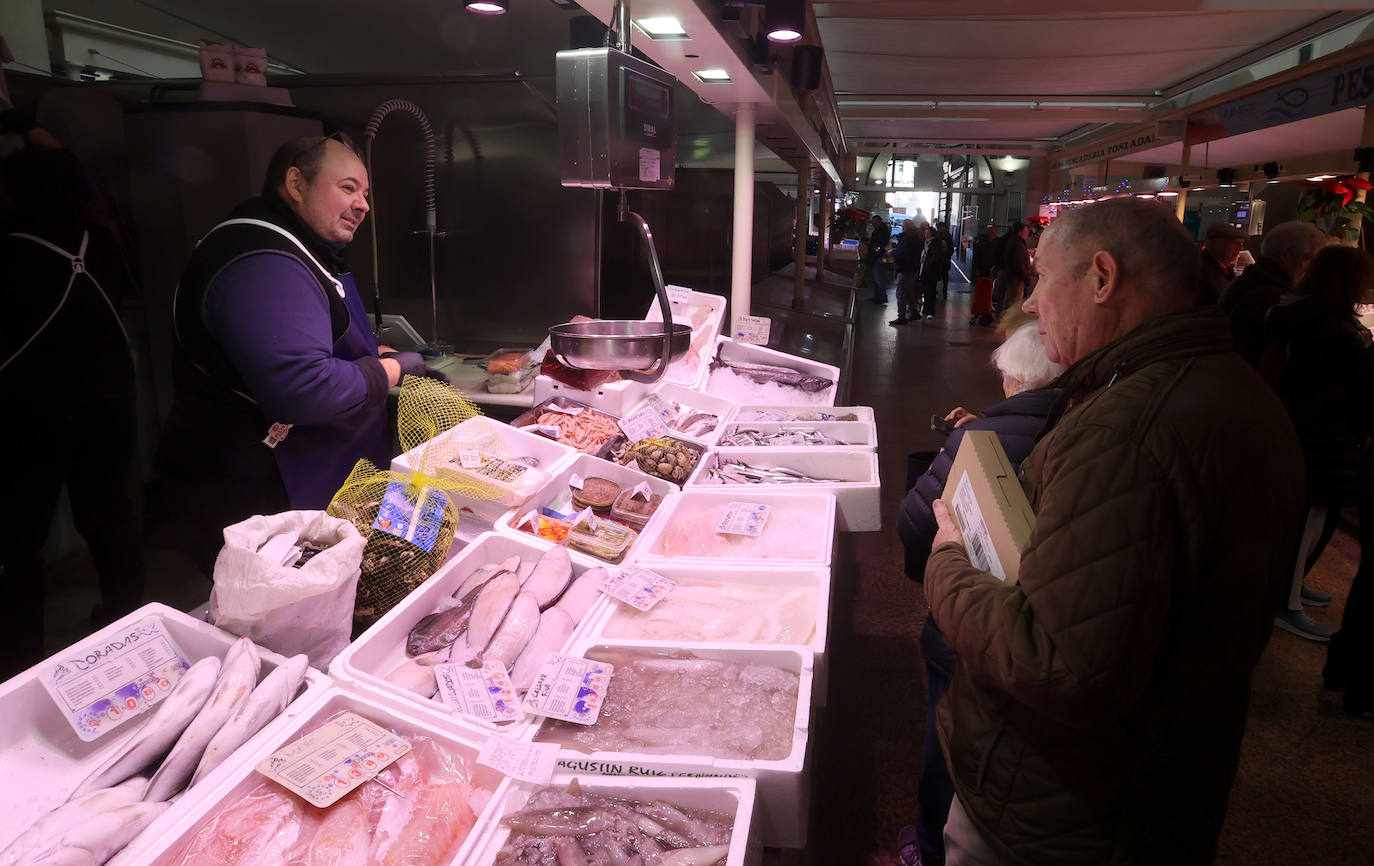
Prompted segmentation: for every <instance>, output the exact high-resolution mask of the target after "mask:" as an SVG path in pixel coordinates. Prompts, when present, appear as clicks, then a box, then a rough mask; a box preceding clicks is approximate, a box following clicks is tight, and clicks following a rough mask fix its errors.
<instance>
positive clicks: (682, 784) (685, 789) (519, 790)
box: [465, 773, 763, 866]
mask: <svg viewBox="0 0 1374 866" xmlns="http://www.w3.org/2000/svg"><path fill="white" fill-rule="evenodd" d="M573 780H576V781H577V784H578V786H579V787H580V788H581V789H582V790H583V791H587V792H590V793H593V794H598V795H601V796H605V797H616V798H619V799H625V800H642V801H654V800H661V801H663V802H666V803H669V804H671V805H673V806H677V807H681V808H688V809H705V810H710V811H712V812H724V813H726V814H728V815H733V816H734V826H733V828H732V832H731V836H730V852H729V853H728V854H727V855H726V856H725V859H724V860H723V861H717V862H723V863H724V864H725V866H757V864H758V863H760V862H761V860H762V856H763V851H762V846H761V845H760V844H759V833H758V824H757V822H755V821H754V798H755V791H756V786H755V783H754V780H753V779H749V778H742V777H730V778H716V779H689V778H676V779H625V778H620V777H616V776H592V775H585V774H569V773H556V774H555V775H554V777H553V779H552V780H551V781H550V782H549V786H550V787H557V788H560V789H561V788H566V787H567V786H568V785H569V784H570V783H571V782H572V781H573ZM535 790H537V789H536V788H535V787H533V786H531V785H529V784H527V783H520V784H512V785H511V786H510V787H509V788H507V789H506V793H505V796H504V797H502V799H501V802H500V803H499V804H498V805H497V808H494V809H492V810H491V811H490V812H489V813H488V814H487V816H485V817H484V818H483V822H484V824H486V826H485V827H483V828H482V829H483V833H482V841H481V842H480V843H479V844H480V847H479V849H478V850H476V851H475V852H473V855H472V856H471V857H469V858H468V860H467V862H466V864H465V866H491V864H493V863H495V862H496V855H497V854H498V853H500V851H501V848H502V846H504V845H505V844H506V840H507V839H508V838H509V837H510V830H509V829H508V828H507V827H506V826H505V825H503V824H502V823H501V818H502V817H503V816H505V815H508V814H511V813H514V812H518V811H520V810H521V809H522V808H524V806H525V803H526V802H527V801H528V800H529V797H530V795H531V794H532V793H533V792H534V791H535ZM713 866H714V864H713Z"/></svg>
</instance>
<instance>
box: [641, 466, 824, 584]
mask: <svg viewBox="0 0 1374 866" xmlns="http://www.w3.org/2000/svg"><path fill="white" fill-rule="evenodd" d="M812 486H814V485H807V487H812ZM731 487H743V485H731ZM730 502H753V503H759V504H762V505H768V506H771V507H772V508H773V509H774V514H773V515H772V516H770V517H769V522H768V523H767V524H765V526H764V531H763V534H762V536H760V537H761V538H768V537H770V534H771V536H772V537H773V538H777V533H776V531H775V530H774V526H775V520H774V518H777V519H779V520H787V519H789V516H792V515H801V516H803V517H804V518H805V519H806V520H807V522H808V527H810V525H811V524H812V523H814V524H815V526H814V530H815V531H807V532H805V533H799V534H798V535H797V537H796V539H795V541H796V542H800V543H805V544H809V545H811V546H810V547H800V546H798V545H797V544H795V543H794V544H787V543H782V544H780V545H779V548H780V549H778V550H776V553H777V555H774V556H759V555H758V554H757V552H755V551H754V550H753V548H754V547H755V545H753V544H746V545H745V546H743V547H738V548H736V549H734V550H724V551H722V553H727V554H729V555H721V556H701V555H685V554H675V555H671V556H665V555H664V552H663V545H664V539H665V537H666V536H667V534H668V533H669V532H674V533H676V534H677V535H678V537H680V539H682V540H697V539H723V537H722V536H720V534H719V533H716V532H715V531H714V525H715V524H714V521H715V519H717V518H718V517H719V515H720V514H721V513H723V512H724V510H725V508H726V506H727V504H728V503H730ZM665 512H666V513H665ZM654 517H656V518H658V520H657V522H656V523H653V524H650V525H649V526H646V527H645V532H644V535H643V536H641V537H640V538H639V539H638V544H639V546H638V550H637V551H636V554H635V562H636V564H639V565H644V566H646V567H648V568H654V569H656V568H658V566H659V565H663V564H677V565H701V564H703V563H715V564H722V563H723V564H732V565H741V564H743V565H745V566H767V565H799V564H800V565H820V566H827V567H828V566H829V565H830V561H831V556H832V554H833V548H834V543H835V496H834V494H829V493H818V492H815V491H813V490H806V491H804V492H796V493H775V492H773V491H764V490H759V489H758V485H754V486H751V487H750V488H749V489H748V490H743V489H727V488H726V487H725V486H724V485H720V486H711V487H694V488H691V489H690V490H686V491H684V492H683V493H682V494H680V495H679V496H677V497H676V498H675V499H674V500H673V501H672V502H671V503H670V502H664V503H663V506H662V507H660V508H659V510H658V512H657V513H655V515H654ZM703 518H704V519H703ZM708 523H709V524H710V526H711V527H712V528H710V529H707V528H706V526H707V524H708ZM791 540H792V539H789V541H791ZM764 543H765V544H766V543H767V542H764Z"/></svg>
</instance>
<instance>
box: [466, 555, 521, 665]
mask: <svg viewBox="0 0 1374 866" xmlns="http://www.w3.org/2000/svg"><path fill="white" fill-rule="evenodd" d="M519 592H520V578H519V577H518V576H516V575H515V574H512V573H509V572H507V573H506V574H502V575H501V576H500V577H495V578H492V580H491V582H490V583H488V584H487V585H486V586H484V587H482V592H481V593H480V594H479V595H478V596H477V601H476V603H474V604H473V606H472V619H471V620H470V621H469V622H468V650H469V651H470V652H473V653H479V654H480V653H481V652H482V651H483V650H485V649H486V648H487V644H489V643H491V639H492V637H493V636H495V634H496V630H497V629H498V628H500V627H501V622H502V620H504V619H505V618H506V611H508V610H510V606H511V603H512V602H514V601H515V597H516V595H518V594H519Z"/></svg>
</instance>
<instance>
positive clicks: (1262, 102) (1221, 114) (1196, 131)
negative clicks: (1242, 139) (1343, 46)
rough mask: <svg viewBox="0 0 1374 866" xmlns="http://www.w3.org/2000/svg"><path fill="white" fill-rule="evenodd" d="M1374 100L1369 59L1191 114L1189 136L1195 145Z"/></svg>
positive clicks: (1373, 60) (1373, 71)
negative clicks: (1200, 112)
mask: <svg viewBox="0 0 1374 866" xmlns="http://www.w3.org/2000/svg"><path fill="white" fill-rule="evenodd" d="M1369 102H1374V57H1366V58H1364V59H1362V60H1357V61H1355V62H1353V63H1348V64H1345V65H1344V66H1338V67H1333V68H1331V69H1327V70H1325V71H1323V72H1318V73H1314V74H1312V75H1309V76H1307V77H1306V78H1301V79H1298V80H1297V81H1293V82H1290V83H1288V84H1280V85H1277V86H1275V87H1271V88H1269V89H1268V90H1264V91H1261V92H1259V93H1254V94H1251V95H1250V96H1245V97H1242V98H1240V99H1236V100H1233V101H1231V102H1228V103H1226V104H1225V105H1222V106H1219V107H1218V108H1214V109H1212V110H1211V111H1207V112H1204V113H1203V114H1201V115H1199V116H1198V117H1195V118H1192V120H1191V121H1190V123H1189V125H1188V126H1189V129H1188V140H1189V142H1191V143H1194V144H1197V143H1200V142H1204V141H1215V140H1216V139H1218V138H1225V137H1226V136H1228V135H1239V134H1240V133H1242V132H1254V131H1255V130H1257V129H1267V128H1269V127H1271V126H1279V125H1281V124H1284V123H1292V122H1293V121H1295V120H1306V119H1307V118H1309V117H1318V116H1320V115H1323V114H1330V113H1331V112H1333V111H1343V110H1345V109H1347V108H1357V107H1359V106H1361V105H1365V104H1368V103H1369Z"/></svg>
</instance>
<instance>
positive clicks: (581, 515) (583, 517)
mask: <svg viewBox="0 0 1374 866" xmlns="http://www.w3.org/2000/svg"><path fill="white" fill-rule="evenodd" d="M582 523H585V524H587V529H589V530H591V531H592V532H596V526H597V521H596V513H595V512H593V511H592V510H591V509H590V508H584V509H582V510H581V511H579V512H577V514H575V515H573V519H572V521H571V524H570V526H569V529H576V528H577V526H578V525H579V524H582Z"/></svg>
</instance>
